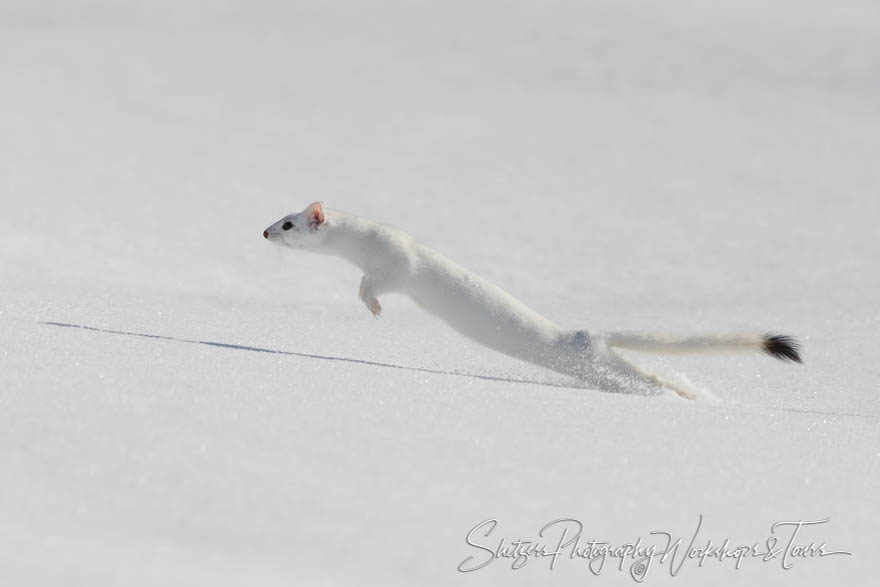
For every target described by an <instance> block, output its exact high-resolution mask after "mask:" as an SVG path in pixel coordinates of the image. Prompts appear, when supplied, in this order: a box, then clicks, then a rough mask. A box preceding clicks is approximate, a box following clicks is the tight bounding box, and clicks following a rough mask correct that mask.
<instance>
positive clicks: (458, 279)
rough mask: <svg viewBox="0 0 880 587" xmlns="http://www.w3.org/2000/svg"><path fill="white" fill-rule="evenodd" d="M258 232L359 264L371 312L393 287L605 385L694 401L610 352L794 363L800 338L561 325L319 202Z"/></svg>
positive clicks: (502, 344)
mask: <svg viewBox="0 0 880 587" xmlns="http://www.w3.org/2000/svg"><path fill="white" fill-rule="evenodd" d="M263 236H264V237H265V238H266V239H268V240H269V241H271V242H273V243H277V244H279V245H282V246H287V247H290V248H293V249H301V250H306V251H313V252H316V253H323V254H326V255H335V256H337V257H341V258H343V259H345V260H346V261H349V262H351V263H353V264H354V265H356V266H357V267H359V268H360V269H361V270H362V271H363V272H364V275H363V278H362V279H361V284H360V290H359V293H358V295H359V297H360V299H361V300H362V301H363V303H364V304H365V305H366V306H367V309H369V310H370V312H371V313H372V314H373V316H376V317H378V316H379V314H380V313H381V311H382V306H381V305H380V303H379V296H381V295H382V294H385V293H390V292H399V293H402V294H405V295H407V296H409V297H410V298H411V299H412V300H413V301H414V302H415V303H416V304H417V305H418V306H419V307H421V308H422V309H423V310H425V311H426V312H428V313H429V314H433V315H434V316H437V317H438V318H440V319H441V320H443V321H444V322H446V323H447V324H448V325H449V326H451V327H452V328H454V329H455V330H457V331H458V332H460V333H461V334H463V335H465V336H467V337H468V338H470V339H471V340H474V341H476V342H478V343H480V344H481V345H483V346H486V347H489V348H491V349H493V350H496V351H498V352H501V353H504V354H505V355H509V356H511V357H515V358H517V359H521V360H523V361H528V362H530V363H533V364H535V365H540V366H541V367H546V368H548V369H552V370H554V371H557V372H559V373H564V374H566V375H569V376H571V377H574V378H576V379H577V380H578V381H579V382H581V383H582V384H585V385H594V386H598V387H600V388H602V389H604V390H607V391H617V392H633V391H662V390H663V389H670V390H672V391H674V392H675V393H677V394H678V395H680V396H682V397H686V398H689V399H693V394H692V393H691V392H689V391H688V390H686V389H681V388H679V386H677V385H675V384H673V383H671V382H668V381H665V380H663V379H662V378H660V377H659V376H658V375H656V374H653V373H649V372H647V371H645V370H644V369H642V368H640V367H639V366H637V365H636V364H634V363H633V362H631V361H629V360H627V359H625V358H624V357H622V356H621V355H620V354H619V353H618V349H632V350H644V351H652V352H667V353H668V352H676V353H681V352H698V351H709V350H756V351H763V352H765V353H767V354H769V355H771V356H773V357H775V358H777V359H781V360H789V361H795V362H800V360H801V359H800V354H799V351H800V345H799V344H798V343H797V342H796V341H795V340H794V339H793V338H792V337H790V336H786V335H774V334H763V335H761V334H757V335H740V336H699V337H684V338H679V337H669V336H660V335H649V334H637V333H617V332H611V333H598V332H592V331H589V330H565V329H563V328H560V327H559V326H557V325H556V324H554V323H553V322H551V321H550V320H548V319H547V318H544V317H543V316H541V315H540V314H538V313H537V312H535V311H533V310H531V309H530V308H528V307H527V306H526V305H525V304H523V303H522V302H520V301H519V300H517V299H516V298H514V297H513V296H512V295H510V294H509V293H507V292H506V291H504V290H503V289H501V288H500V287H498V286H496V285H493V284H491V283H489V282H488V281H486V280H485V279H483V278H482V277H480V276H478V275H476V274H474V273H471V272H470V271H468V270H467V269H465V268H464V267H461V266H460V265H458V264H456V263H454V262H452V261H451V260H449V259H447V258H446V257H444V256H443V255H441V254H440V253H438V252H436V251H434V250H432V249H430V248H429V247H427V246H425V245H423V244H421V243H419V242H417V241H416V240H415V239H413V238H412V237H411V236H410V235H409V234H407V233H405V232H403V231H402V230H398V229H396V228H393V227H391V226H386V225H384V224H379V223H376V222H372V221H370V220H367V219H365V218H360V217H358V216H354V215H352V214H347V213H345V212H341V211H339V210H332V209H329V208H326V207H325V206H324V204H323V202H314V203H312V204H310V205H309V206H308V207H306V209H305V210H303V211H302V212H299V213H295V214H290V215H288V216H285V217H284V218H282V219H281V220H279V221H278V222H276V223H275V224H273V225H272V226H270V227H269V228H267V229H266V230H265V231H264V232H263ZM639 388H641V389H639Z"/></svg>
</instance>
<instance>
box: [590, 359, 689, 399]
mask: <svg viewBox="0 0 880 587" xmlns="http://www.w3.org/2000/svg"><path fill="white" fill-rule="evenodd" d="M606 358H608V359H609V362H610V363H611V366H612V368H613V369H616V370H617V371H619V372H620V373H621V374H622V375H623V376H624V377H629V378H632V379H635V380H637V381H639V382H641V383H645V384H648V385H649V386H651V387H660V388H663V389H669V390H671V391H673V392H675V394H676V395H678V396H679V397H683V398H684V399H697V396H696V395H694V393H693V392H692V391H690V390H688V389H684V388H683V387H682V386H680V385H676V384H674V383H672V382H670V381H667V380H666V379H663V378H662V377H660V376H659V375H657V374H656V373H651V372H649V371H646V370H644V369H643V368H641V367H639V366H638V365H636V364H635V363H633V362H632V361H629V360H627V359H624V358H623V357H622V356H620V354H619V353H617V351H615V350H614V349H613V348H609V349H608V351H607V355H606Z"/></svg>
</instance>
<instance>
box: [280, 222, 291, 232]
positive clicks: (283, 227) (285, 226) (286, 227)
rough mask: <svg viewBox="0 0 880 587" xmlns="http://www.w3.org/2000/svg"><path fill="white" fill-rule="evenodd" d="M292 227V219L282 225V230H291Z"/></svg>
mask: <svg viewBox="0 0 880 587" xmlns="http://www.w3.org/2000/svg"><path fill="white" fill-rule="evenodd" d="M291 228H293V222H291V221H290V220H288V221H287V222H285V223H284V224H282V225H281V230H290V229H291Z"/></svg>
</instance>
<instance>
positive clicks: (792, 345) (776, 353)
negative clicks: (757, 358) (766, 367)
mask: <svg viewBox="0 0 880 587" xmlns="http://www.w3.org/2000/svg"><path fill="white" fill-rule="evenodd" d="M761 346H762V348H763V349H764V352H765V353H767V354H768V355H770V356H772V357H775V358H777V359H779V360H780V361H793V362H795V363H800V362H801V345H800V343H799V342H798V341H796V340H795V339H794V337H793V336H788V335H787V334H765V335H764V343H763V344H762V345H761Z"/></svg>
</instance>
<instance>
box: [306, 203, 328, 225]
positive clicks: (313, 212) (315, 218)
mask: <svg viewBox="0 0 880 587" xmlns="http://www.w3.org/2000/svg"><path fill="white" fill-rule="evenodd" d="M305 215H306V218H308V221H309V228H311V229H312V230H318V227H319V226H321V225H322V224H324V220H325V218H324V202H312V203H311V204H309V205H308V206H307V207H306V209H305Z"/></svg>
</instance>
